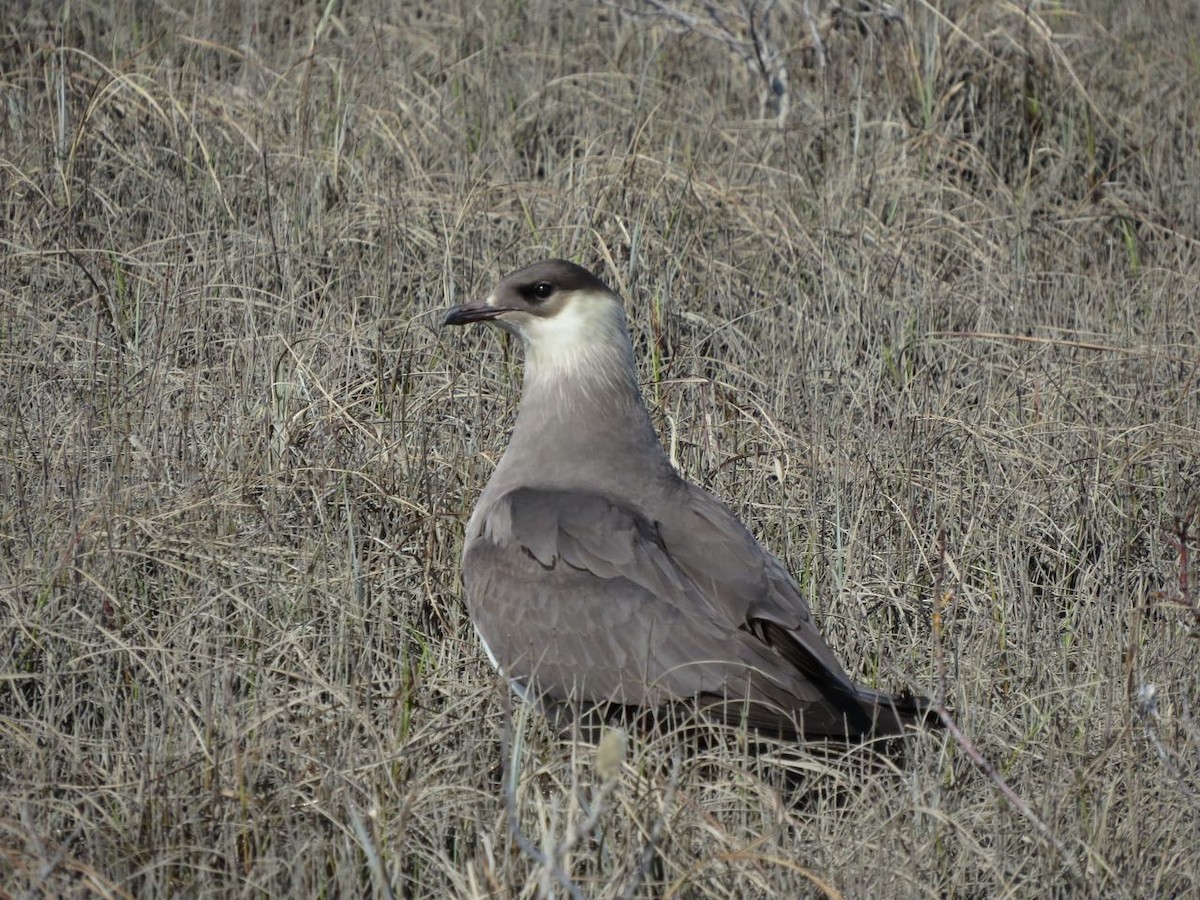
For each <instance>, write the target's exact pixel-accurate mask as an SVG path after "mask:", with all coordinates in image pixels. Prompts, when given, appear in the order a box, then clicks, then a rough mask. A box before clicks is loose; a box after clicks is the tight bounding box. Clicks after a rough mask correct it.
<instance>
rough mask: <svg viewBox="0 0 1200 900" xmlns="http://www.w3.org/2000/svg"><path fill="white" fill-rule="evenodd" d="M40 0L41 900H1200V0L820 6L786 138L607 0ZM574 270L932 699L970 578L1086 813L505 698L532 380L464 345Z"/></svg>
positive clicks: (32, 827)
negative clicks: (682, 748) (483, 520)
mask: <svg viewBox="0 0 1200 900" xmlns="http://www.w3.org/2000/svg"><path fill="white" fill-rule="evenodd" d="M17 6H18V7H19V8H18V9H12V10H8V11H7V12H6V13H5V15H4V17H3V20H2V24H3V36H2V38H0V69H2V75H0V78H2V80H0V98H2V100H3V102H2V103H0V178H2V181H3V187H4V190H3V194H0V198H2V200H0V202H2V203H3V206H2V211H3V224H2V225H0V244H2V250H0V292H2V300H0V304H2V305H0V328H2V336H0V360H2V368H0V372H2V374H3V379H2V381H0V398H2V399H0V403H2V404H3V413H2V415H0V493H2V498H3V499H2V501H0V758H3V760H4V764H3V765H0V885H2V886H3V891H6V892H10V893H11V894H13V895H26V894H30V893H32V894H42V895H59V896H83V895H102V896H135V895H137V896H160V895H164V894H167V893H169V892H173V893H174V892H177V893H181V894H184V895H188V896H192V895H206V896H216V895H222V896H223V895H229V896H233V895H238V896H256V895H257V896H282V895H287V894H291V895H296V896H315V895H325V896H342V897H354V896H363V895H366V894H374V895H377V896H392V895H395V896H400V895H405V896H409V895H411V896H428V895H453V896H479V895H485V894H487V895H494V896H533V895H537V894H539V893H540V892H549V893H557V894H560V895H563V894H566V893H567V892H568V888H570V887H574V888H577V889H578V891H579V892H581V893H583V894H584V895H588V896H620V895H623V894H626V893H636V892H638V891H645V890H649V889H650V886H649V885H648V884H647V877H648V875H652V874H654V873H653V867H652V866H650V867H647V866H646V865H645V861H646V860H647V858H649V856H650V854H648V853H647V847H648V846H650V845H651V844H657V845H658V846H659V847H660V851H659V852H660V855H661V870H662V871H661V874H662V878H663V880H664V881H665V891H666V892H667V893H669V894H671V895H678V896H685V897H709V896H713V897H720V896H739V897H741V896H780V897H797V896H825V895H830V896H837V895H839V894H841V895H844V896H847V897H868V896H875V897H884V896H886V897H935V896H940V897H946V896H950V897H979V898H984V897H987V898H994V897H1045V896H1048V895H1058V896H1066V895H1083V896H1104V897H1123V896H1129V897H1134V896H1147V897H1148V896H1187V895H1191V896H1195V895H1197V894H1198V893H1200V863H1198V862H1197V855H1196V835H1197V833H1198V821H1200V763H1198V762H1197V760H1198V758H1200V724H1198V723H1197V721H1196V720H1195V718H1194V712H1192V711H1193V710H1195V709H1196V708H1197V707H1200V688H1198V684H1200V680H1198V679H1197V671H1198V664H1200V643H1198V642H1197V640H1196V637H1195V631H1194V628H1195V620H1194V619H1193V616H1192V613H1191V612H1190V611H1189V610H1187V609H1186V608H1184V607H1183V606H1182V605H1181V604H1180V603H1179V602H1178V601H1179V600H1180V590H1181V582H1180V579H1181V576H1184V575H1187V574H1189V572H1188V568H1187V565H1186V564H1185V565H1184V566H1182V567H1181V563H1180V557H1179V553H1178V552H1177V550H1176V549H1175V548H1174V547H1173V546H1172V544H1171V542H1170V540H1169V538H1170V536H1171V523H1172V521H1173V519H1174V518H1175V517H1178V516H1183V515H1185V514H1187V513H1188V512H1189V511H1190V512H1193V513H1194V512H1195V511H1196V510H1197V505H1198V503H1200V482H1198V479H1200V385H1198V384H1197V380H1198V371H1200V368H1198V367H1200V336H1198V331H1197V323H1200V253H1198V244H1197V241H1198V238H1200V152H1198V151H1197V147H1198V145H1200V130H1198V125H1197V119H1198V116H1200V108H1198V107H1197V105H1196V104H1197V101H1196V97H1197V96H1200V50H1198V49H1197V47H1198V45H1197V43H1196V37H1195V35H1196V34H1197V33H1200V22H1198V21H1197V13H1196V10H1195V7H1194V5H1193V4H1192V3H1191V2H1190V0H1166V2H1163V3H1159V4H1154V7H1155V12H1154V18H1149V15H1150V14H1149V13H1147V12H1145V11H1140V12H1136V13H1134V12H1130V11H1128V10H1127V9H1126V6H1125V5H1124V4H1118V3H1105V2H1102V0H1096V2H1094V3H1090V4H1085V5H1084V6H1083V8H1080V9H1072V8H1066V7H1063V6H1060V5H1057V4H1040V3H1035V4H1031V5H1029V7H1028V10H1027V11H1022V10H1021V9H1020V8H1018V7H1017V6H1014V5H1004V4H993V3H968V2H959V3H956V2H943V3H939V4H937V5H936V6H930V5H926V4H925V3H922V2H914V3H911V4H905V5H904V7H903V8H904V12H905V14H906V23H905V24H904V25H903V26H898V25H896V24H894V23H893V24H885V23H883V22H882V21H870V20H868V21H865V22H864V23H863V25H862V27H861V28H859V27H857V25H852V24H848V23H846V22H843V24H842V27H840V28H832V27H830V22H831V21H832V20H831V19H830V18H829V15H828V13H829V8H828V7H827V6H822V5H821V4H813V7H814V8H819V11H820V13H821V15H820V16H818V18H819V19H820V21H821V22H822V23H823V27H824V28H825V31H824V32H823V35H824V49H825V52H826V55H827V65H826V67H825V68H824V69H822V70H817V69H816V68H815V67H814V64H813V63H814V59H813V55H812V53H811V47H810V46H809V45H806V44H805V42H804V40H802V39H801V37H796V38H795V40H791V39H790V38H789V35H801V36H802V35H804V34H807V31H806V30H805V29H804V28H803V27H802V24H803V23H802V22H801V20H800V18H799V14H798V8H799V7H798V4H781V5H780V7H779V8H778V9H777V13H776V18H775V23H774V31H773V35H774V37H775V39H776V40H777V41H778V42H779V46H780V48H781V52H782V53H783V54H784V55H785V58H786V59H787V61H788V67H789V71H790V76H791V82H790V84H791V92H790V95H789V101H790V110H789V113H788V117H787V119H786V121H785V122H784V124H783V126H782V127H778V126H777V124H776V121H775V120H774V119H773V118H766V119H764V118H760V116H762V115H763V112H762V108H763V107H762V102H761V98H760V93H761V91H760V85H758V84H755V83H754V81H753V79H752V77H751V75H750V74H749V73H748V72H747V70H746V67H745V66H744V65H743V64H742V63H741V61H739V60H738V59H736V58H734V57H733V56H732V55H731V54H730V53H729V52H728V50H727V48H725V47H723V46H722V45H720V44H719V43H718V42H715V41H712V40H706V39H703V38H700V37H697V36H694V35H693V36H691V37H689V36H680V35H676V34H672V33H670V31H669V30H668V29H666V28H664V27H661V26H660V25H656V24H653V23H649V22H646V21H631V20H626V19H623V18H622V16H621V15H620V14H619V13H618V12H617V10H615V9H614V8H612V7H606V6H592V5H587V4H557V3H551V2H549V0H527V2H525V3H522V4H517V5H509V4H495V5H490V4H489V5H485V6H483V7H477V6H476V5H475V4H470V3H462V4H429V5H416V4H412V5H407V4H406V5H403V6H402V5H401V4H392V3H384V2H378V0H376V2H367V3H364V4H350V3H343V4H336V3H335V4H331V5H329V6H328V7H326V6H323V5H321V4H312V3H291V4H286V5H284V4H270V3H248V4H247V3H233V2H228V0H207V2H203V3H196V4H194V7H195V8H194V9H193V10H191V11H187V10H184V11H177V10H175V9H174V7H176V6H178V4H145V3H121V4H108V3H100V2H98V0H80V2H73V3H69V4H65V5H63V6H62V8H60V7H59V5H57V4H46V5H45V8H40V7H32V8H31V7H30V6H29V5H28V4H20V3H18V4H17ZM285 6H286V8H285ZM443 6H445V7H449V6H456V7H457V8H456V9H453V10H449V9H442V8H440V7H443ZM113 9H115V10H116V11H115V12H114V11H112V10H113ZM181 9H182V8H181ZM550 254H554V255H564V256H570V257H572V258H575V259H576V260H578V261H580V262H582V263H584V264H586V265H589V266H592V267H593V268H595V269H596V270H597V271H598V272H600V273H601V274H602V275H603V276H604V277H605V278H606V279H607V280H609V281H610V283H613V284H614V286H615V287H618V288H619V289H621V290H622V292H623V293H624V295H625V296H626V297H627V299H628V301H629V304H630V310H631V319H632V322H633V328H634V331H635V338H636V340H637V342H638V345H639V349H640V351H641V354H642V358H643V360H644V364H645V368H644V370H643V372H644V376H645V379H646V383H647V396H648V398H649V399H651V400H652V402H653V403H654V404H655V406H656V410H657V415H658V416H659V421H660V423H661V425H662V428H663V431H664V433H665V434H666V435H667V436H668V438H669V440H670V441H671V442H672V445H673V446H674V448H675V450H676V452H677V455H678V458H679V461H680V464H681V465H682V466H683V467H684V468H685V469H686V470H687V471H688V472H689V473H690V475H691V476H692V477H694V478H696V479H697V480H699V481H701V482H703V483H705V484H707V485H710V486H711V487H713V488H714V489H715V490H716V491H717V492H718V493H719V494H721V495H722V496H724V497H726V498H729V499H730V500H731V501H732V502H733V503H734V505H735V508H736V509H737V510H738V511H739V512H740V513H741V514H742V515H743V516H744V517H745V518H746V519H747V520H748V522H749V523H750V524H751V525H752V526H753V528H754V530H755V531H756V532H757V533H758V534H759V535H760V537H762V538H763V539H764V540H765V541H767V542H768V544H769V545H770V546H772V547H773V548H775V549H776V550H777V551H778V552H779V553H780V554H782V555H783V556H784V557H785V558H786V559H787V561H788V563H789V565H790V566H791V568H792V569H793V571H795V572H797V573H799V575H800V577H801V579H802V583H803V585H804V587H805V588H806V590H807V591H808V592H809V593H810V594H811V596H812V598H813V602H814V605H815V606H816V607H817V608H818V610H819V613H820V615H821V617H822V621H823V623H824V624H823V627H824V628H825V630H826V633H827V634H828V635H829V637H830V639H831V641H832V642H833V643H834V644H835V646H836V647H837V648H838V650H839V652H840V654H841V656H842V657H843V658H844V659H845V660H846V661H847V663H848V665H849V666H850V668H851V669H852V670H853V671H855V672H856V673H857V674H858V676H860V677H861V678H863V679H865V680H868V681H872V682H877V683H879V684H881V685H885V686H888V687H892V688H897V687H902V686H905V685H909V686H912V687H914V688H916V689H918V690H922V691H932V690H933V689H934V687H935V677H934V666H933V646H934V639H933V635H932V633H931V614H932V611H933V608H934V602H935V594H936V592H937V591H938V590H939V588H940V589H941V590H942V591H944V592H946V594H945V599H946V607H945V609H944V611H943V635H942V643H943V644H944V646H945V648H946V660H947V667H948V691H949V699H950V701H951V703H952V704H953V706H954V707H955V708H956V710H957V717H958V721H959V723H960V725H961V727H962V728H963V730H964V731H965V733H966V734H967V735H968V736H970V737H971V739H973V740H974V741H975V742H976V744H977V745H978V747H979V749H980V751H981V752H982V753H983V754H984V755H985V756H986V757H987V758H988V759H989V760H990V761H991V762H992V763H994V764H995V765H996V767H997V768H998V771H999V772H1000V774H1001V775H1002V776H1003V778H1004V779H1005V780H1006V781H1007V783H1008V784H1010V785H1011V786H1012V788H1013V789H1014V790H1015V791H1016V792H1017V794H1018V795H1019V796H1020V797H1021V798H1023V799H1024V800H1025V801H1026V802H1027V803H1028V804H1030V806H1031V808H1032V811H1033V813H1034V814H1035V815H1036V816H1037V817H1038V818H1039V820H1040V821H1042V822H1043V823H1044V824H1045V826H1046V828H1047V829H1048V830H1049V832H1050V834H1051V835H1052V836H1053V840H1049V839H1045V838H1042V837H1039V836H1038V834H1037V832H1036V830H1035V829H1034V827H1033V826H1031V824H1030V823H1029V821H1027V820H1026V819H1025V818H1023V817H1022V816H1021V815H1020V814H1019V813H1018V812H1017V811H1016V810H1015V809H1014V808H1013V807H1012V806H1010V805H1009V804H1007V803H1006V802H1005V801H1004V800H1003V799H1002V798H1001V797H1000V795H999V794H998V792H997V790H996V788H995V785H993V784H992V783H991V782H990V781H989V780H988V779H986V778H985V777H983V776H982V775H981V774H980V773H979V772H977V771H976V770H975V769H973V768H972V767H971V765H970V763H969V761H968V759H967V757H966V755H965V754H964V753H963V751H962V749H961V748H960V747H959V746H957V745H956V744H955V743H954V742H952V741H950V740H948V739H946V737H945V736H943V735H931V736H920V737H918V738H915V739H914V740H913V741H912V742H911V746H910V747H909V748H908V753H907V758H908V764H907V766H906V767H905V768H904V769H903V770H891V769H888V768H886V767H884V768H880V767H879V766H878V764H877V763H876V762H875V761H873V760H871V758H870V756H869V754H867V753H865V752H864V751H853V752H850V753H848V754H846V755H844V756H838V755H836V754H835V755H834V756H833V757H829V756H821V755H818V754H816V753H814V752H809V751H807V750H802V751H801V752H799V753H791V754H788V753H785V752H783V751H780V753H779V754H775V755H772V756H769V757H759V758H758V759H748V758H747V757H746V756H745V754H744V753H742V752H740V750H739V747H738V736H737V735H736V734H725V735H717V736H716V742H715V745H714V748H713V749H711V750H710V751H709V752H708V753H707V754H704V755H702V756H700V757H687V758H684V757H680V756H679V755H678V754H677V752H676V750H675V749H674V747H673V745H672V742H671V739H670V736H664V737H661V738H657V739H646V740H644V741H636V742H633V743H631V745H630V746H629V747H628V749H627V752H626V755H625V756H624V758H623V760H620V759H618V760H617V761H615V762H614V761H613V760H611V759H610V760H608V761H607V762H606V763H605V764H604V765H601V766H599V768H598V767H597V764H596V762H595V760H594V752H593V750H592V748H589V747H587V746H582V745H579V744H573V743H572V742H571V741H569V740H566V739H563V738H562V737H560V736H558V735H555V734H552V733H549V732H548V731H547V730H546V727H545V725H544V723H540V722H539V721H537V720H536V719H530V718H529V716H528V714H527V713H526V712H524V711H521V710H518V711H516V712H515V716H516V721H515V722H514V723H513V725H512V727H511V728H506V727H505V726H504V707H505V703H504V702H503V693H502V692H501V691H499V690H498V688H497V685H496V680H495V678H494V676H493V675H492V673H491V672H490V671H489V670H488V668H487V666H486V664H485V662H484V661H483V660H482V658H481V653H480V650H479V648H478V646H477V644H476V642H475V640H474V638H473V636H472V634H471V632H470V628H469V624H468V623H467V621H466V619H465V615H464V611H463V607H462V605H461V601H460V599H459V592H458V580H457V579H458V562H457V557H458V552H459V547H460V545H461V539H462V528H463V523H464V522H465V519H466V515H467V513H468V511H469V509H470V507H471V504H472V501H473V498H474V497H475V495H476V493H477V491H478V490H479V489H480V487H481V486H482V484H483V483H484V481H485V480H486V478H487V476H488V473H489V471H490V468H491V466H492V464H493V462H494V461H495V459H496V457H497V454H498V453H499V452H500V451H501V449H502V448H503V446H504V442H505V433H506V427H507V425H508V424H509V422H510V421H511V418H510V417H511V412H512V409H513V406H514V401H515V399H516V397H517V391H518V388H519V380H518V373H519V369H518V362H519V361H518V360H516V359H515V358H514V354H513V351H512V348H510V347H507V346H505V345H504V344H503V343H502V342H500V341H499V340H497V339H496V338H495V337H494V336H491V335H473V334H468V335H465V336H464V335H459V334H454V335H447V334H443V333H442V332H440V331H438V330H437V329H436V328H435V324H436V321H437V315H436V314H437V311H438V310H440V309H441V308H442V307H444V306H445V305H447V304H448V303H450V302H451V301H453V300H456V299H460V298H462V297H464V296H470V295H472V294H475V293H477V292H479V291H482V290H485V289H486V288H487V287H489V286H490V285H491V283H492V282H493V281H494V280H495V279H496V277H497V276H498V275H500V274H502V273H503V272H504V271H507V270H509V269H511V268H514V267H515V266H517V265H519V264H523V263H526V262H529V261H531V260H533V259H535V258H538V257H540V256H543V255H550ZM940 532H944V534H945V536H946V537H945V542H946V551H945V555H944V559H943V558H941V555H940V554H939V552H938V549H937V547H938V535H939V533H940ZM1194 550H1195V548H1194V545H1193V552H1194ZM1190 576H1191V578H1192V579H1195V577H1196V572H1195V568H1194V564H1192V565H1191V571H1190ZM1185 587H1186V589H1187V590H1188V592H1190V593H1192V596H1193V597H1194V596H1195V594H1194V591H1193V590H1192V589H1191V587H1190V585H1185ZM1150 686H1153V687H1154V688H1155V690H1156V694H1155V695H1154V698H1153V699H1154V701H1155V705H1154V706H1153V707H1151V705H1150V704H1149V703H1148V701H1147V691H1148V689H1149V687H1150ZM1139 696H1141V698H1142V700H1141V701H1140V705H1139V701H1138V697H1139ZM1139 710H1140V711H1141V714H1140V715H1139ZM502 745H503V746H507V747H509V749H510V751H511V752H509V753H507V754H506V753H503V752H502V749H503V747H502ZM506 756H509V757H511V759H512V762H513V766H512V772H511V773H510V774H511V778H505V777H504V773H503V768H504V762H505V758H506ZM789 771H790V776H789V779H790V783H791V785H792V787H791V789H786V790H783V791H782V792H781V790H780V787H779V786H780V785H781V783H783V781H784V780H785V779H784V776H785V774H787V772H789ZM797 783H800V784H801V785H802V786H801V788H800V789H799V790H798V791H797V790H796V789H795V785H796V784H797ZM505 784H508V785H511V789H510V790H508V791H506V789H505V788H504V785H505ZM506 793H507V795H508V798H509V803H508V804H507V805H506V802H505V797H506ZM514 818H515V821H516V823H517V826H518V827H514V824H513V821H512V819H514ZM584 826H593V827H590V829H589V828H585V827H584ZM652 839H653V840H652ZM522 842H525V843H526V844H527V846H525V847H524V848H522V846H521V843H522ZM1055 842H1057V843H1058V844H1059V846H1060V847H1061V848H1062V850H1061V851H1060V850H1056V849H1055V848H1054V843H1055ZM530 850H534V851H537V852H536V853H532V852H530ZM539 854H540V855H541V856H543V857H547V856H548V857H550V858H549V859H548V860H546V861H545V862H546V863H548V864H543V863H539V862H537V861H535V858H534V857H535V856H537V855H539ZM556 876H557V878H558V880H556ZM562 882H567V884H566V885H564V884H563V883H562ZM658 889H659V890H664V888H663V887H662V886H661V885H660V886H659V888H658Z"/></svg>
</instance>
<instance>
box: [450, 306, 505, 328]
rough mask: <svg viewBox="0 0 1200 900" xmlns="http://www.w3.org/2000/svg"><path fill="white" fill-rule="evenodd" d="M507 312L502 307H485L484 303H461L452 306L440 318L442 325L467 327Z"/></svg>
mask: <svg viewBox="0 0 1200 900" xmlns="http://www.w3.org/2000/svg"><path fill="white" fill-rule="evenodd" d="M505 312H508V308H507V307H504V306H487V305H486V304H484V303H462V304H459V305H458V306H452V307H450V308H449V309H448V310H446V314H445V315H444V316H442V324H443V325H469V324H470V323H471V322H487V321H488V320H490V319H494V318H496V316H498V315H500V314H501V313H505Z"/></svg>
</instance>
